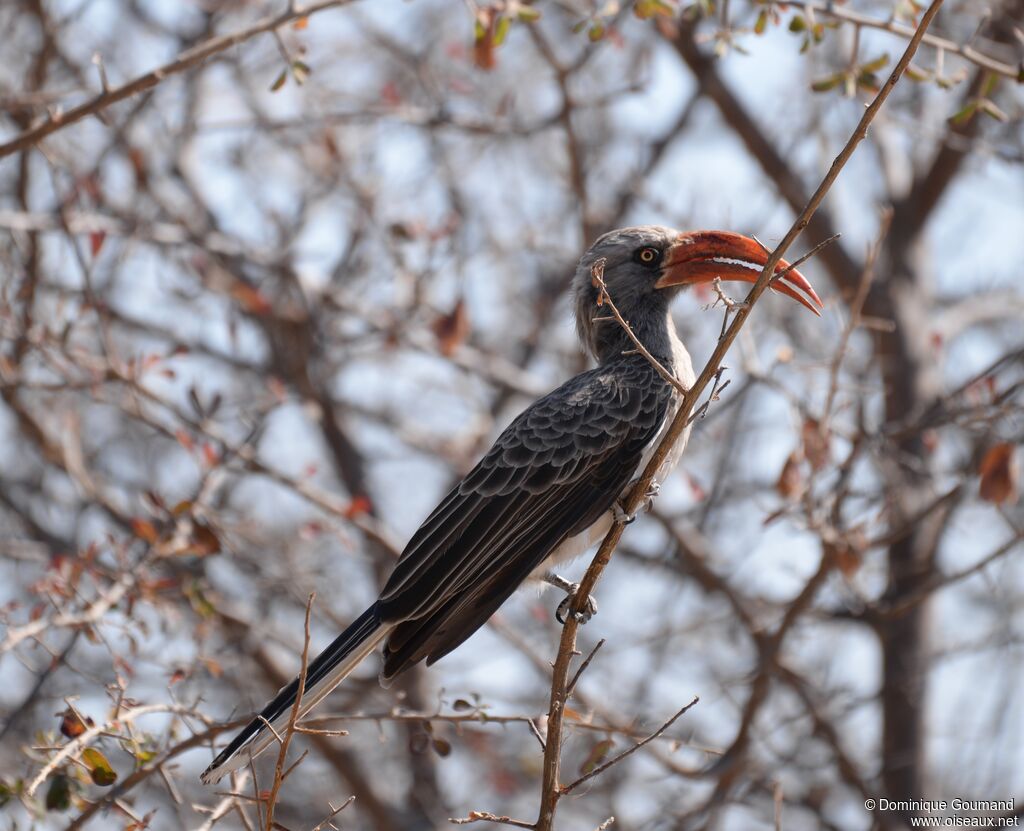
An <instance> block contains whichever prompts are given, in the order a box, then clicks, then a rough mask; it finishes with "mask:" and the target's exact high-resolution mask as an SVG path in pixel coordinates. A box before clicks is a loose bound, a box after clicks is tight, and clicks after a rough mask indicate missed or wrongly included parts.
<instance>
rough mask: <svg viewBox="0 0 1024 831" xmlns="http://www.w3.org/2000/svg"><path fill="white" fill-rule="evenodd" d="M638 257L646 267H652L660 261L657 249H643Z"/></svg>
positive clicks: (638, 253)
mask: <svg viewBox="0 0 1024 831" xmlns="http://www.w3.org/2000/svg"><path fill="white" fill-rule="evenodd" d="M636 256H637V259H638V260H639V261H640V262H642V263H643V264H644V265H650V264H651V263H653V262H654V261H655V260H657V259H658V251H657V249H655V248H641V249H640V250H639V251H638V252H637V255H636Z"/></svg>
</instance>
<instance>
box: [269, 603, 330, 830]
mask: <svg viewBox="0 0 1024 831" xmlns="http://www.w3.org/2000/svg"><path fill="white" fill-rule="evenodd" d="M314 598H316V593H315V592H314V593H311V594H310V595H309V598H308V599H307V600H306V622H305V628H304V635H303V642H302V666H301V668H300V669H299V686H298V689H297V690H296V692H295V703H294V704H292V711H291V714H290V715H289V716H288V724H287V726H286V727H285V731H284V736H283V737H278V740H279V741H280V743H281V747H280V750H278V753H277V763H276V764H275V765H274V784H273V786H272V787H271V789H270V795H269V796H268V797H267V831H274V807H275V806H276V805H277V795H278V793H279V792H280V790H281V783H282V782H283V781H284V778H285V775H286V774H285V771H284V762H285V758H286V757H287V756H288V745H289V744H291V741H292V736H293V735H294V733H295V722H296V721H297V720H298V718H299V710H300V709H301V707H302V695H303V693H304V692H305V691H306V670H307V668H308V666H309V618H310V615H311V614H312V611H313V600H314ZM268 726H269V724H268ZM271 729H273V728H271ZM275 735H276V733H275ZM299 761H301V759H300V760H299ZM296 764H298V762H296ZM294 767H295V766H294V765H293V766H292V767H291V768H289V770H288V772H289V773H290V772H291V771H292V770H294ZM343 807H344V806H343Z"/></svg>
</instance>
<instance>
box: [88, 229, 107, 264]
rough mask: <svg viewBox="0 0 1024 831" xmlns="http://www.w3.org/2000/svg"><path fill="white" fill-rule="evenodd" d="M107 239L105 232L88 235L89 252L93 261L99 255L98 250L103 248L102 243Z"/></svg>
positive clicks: (92, 232) (93, 232) (94, 232)
mask: <svg viewBox="0 0 1024 831" xmlns="http://www.w3.org/2000/svg"><path fill="white" fill-rule="evenodd" d="M106 238H107V232H106V231H91V232H90V233H89V251H90V252H91V253H92V256H93V259H95V258H96V255H97V254H99V253H100V249H101V248H103V243H104V241H105V240H106Z"/></svg>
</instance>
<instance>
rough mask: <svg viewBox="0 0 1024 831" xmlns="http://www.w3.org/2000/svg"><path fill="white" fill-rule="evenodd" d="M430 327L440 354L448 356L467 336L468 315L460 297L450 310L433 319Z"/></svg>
mask: <svg viewBox="0 0 1024 831" xmlns="http://www.w3.org/2000/svg"><path fill="white" fill-rule="evenodd" d="M431 328H432V329H433V330H434V336H435V337H436V338H437V345H438V348H439V349H440V350H441V354H442V355H444V356H445V357H446V358H450V357H451V356H452V355H453V354H454V353H455V350H456V349H457V348H458V347H459V346H461V345H462V343H464V342H465V340H466V338H467V337H469V331H470V324H469V315H468V314H467V312H466V304H465V302H464V301H463V300H462V299H461V298H460V299H459V300H458V301H457V302H456V303H455V307H454V308H453V309H452V310H451V312H449V313H448V314H446V315H442V316H441V317H439V318H438V319H437V320H435V321H434V322H433V324H432V326H431Z"/></svg>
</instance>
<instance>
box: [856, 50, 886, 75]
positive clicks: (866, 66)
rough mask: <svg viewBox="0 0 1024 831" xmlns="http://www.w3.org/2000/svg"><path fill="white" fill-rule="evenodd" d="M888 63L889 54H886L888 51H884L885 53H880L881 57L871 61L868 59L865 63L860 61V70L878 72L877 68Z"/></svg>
mask: <svg viewBox="0 0 1024 831" xmlns="http://www.w3.org/2000/svg"><path fill="white" fill-rule="evenodd" d="M888 64H889V55H888V53H886V54H885V55H882V56H881V57H878V58H875V59H874V60H873V61H868V62H867V63H862V64H861V65H860V71H861V72H862V73H872V72H878V70H879V69H881V68H882V67H884V66H888Z"/></svg>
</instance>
